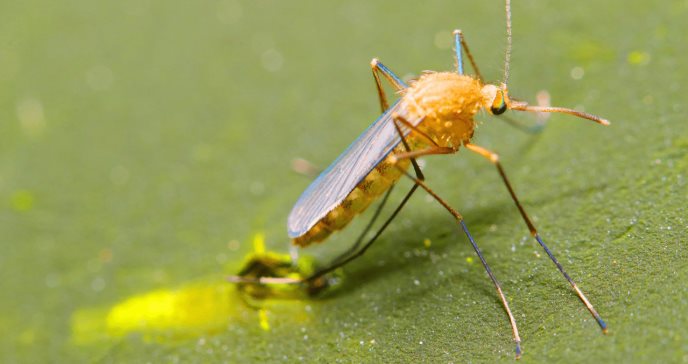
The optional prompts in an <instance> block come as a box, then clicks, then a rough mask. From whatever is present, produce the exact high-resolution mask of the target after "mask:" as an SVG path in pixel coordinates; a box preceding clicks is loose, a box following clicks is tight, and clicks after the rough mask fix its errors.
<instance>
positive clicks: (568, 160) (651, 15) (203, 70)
mask: <svg viewBox="0 0 688 364" xmlns="http://www.w3.org/2000/svg"><path fill="white" fill-rule="evenodd" d="M513 13H514V14H513V16H514V54H513V63H512V78H511V84H510V89H511V91H512V94H513V95H514V96H517V97H520V98H523V99H528V100H533V98H534V95H535V93H536V92H537V91H538V90H540V89H547V90H549V92H550V93H551V94H552V97H553V100H552V102H553V104H556V105H561V106H572V107H574V106H580V105H585V109H586V110H588V111H591V112H594V113H597V114H600V115H603V116H605V117H607V118H609V119H610V120H611V121H612V126H610V127H608V128H603V127H601V126H598V125H594V124H592V123H590V122H585V121H580V120H576V119H573V118H570V117H565V116H554V117H552V119H551V120H550V123H549V125H548V127H547V128H546V129H545V131H544V132H543V133H542V134H541V135H539V136H536V137H532V136H528V135H524V134H522V133H520V132H518V131H516V130H515V129H513V128H511V127H509V126H508V125H506V124H504V123H502V122H499V121H495V120H493V119H489V118H487V117H486V116H482V117H481V118H480V119H481V120H482V121H484V124H482V125H481V127H480V129H479V130H478V133H477V138H476V142H477V143H479V144H481V145H484V146H486V147H490V148H493V149H495V150H496V151H498V152H499V153H500V154H501V155H502V160H503V162H504V165H505V168H506V169H507V171H508V173H509V174H510V176H511V178H512V182H513V183H514V185H515V187H516V190H517V191H518V193H519V194H520V196H521V198H522V200H523V202H524V205H525V207H526V208H527V209H528V210H529V212H530V213H531V215H532V216H533V217H534V218H535V220H536V224H537V225H538V227H539V228H540V230H541V232H542V235H543V237H544V238H545V240H546V241H547V242H549V244H550V247H551V248H552V249H553V250H554V252H555V254H558V256H559V258H560V260H561V261H562V263H563V264H564V265H565V267H567V268H568V270H569V273H570V274H571V275H572V276H573V277H574V279H577V280H578V281H579V284H580V286H581V287H582V288H583V289H584V290H585V291H586V292H588V294H589V298H590V299H591V300H592V302H593V303H594V304H595V306H596V307H597V308H598V310H599V311H600V313H601V314H602V315H603V316H604V317H605V319H606V320H607V322H608V323H609V326H610V335H609V336H607V337H605V336H603V335H601V334H600V332H599V329H598V328H597V327H596V324H595V322H594V321H593V320H592V319H591V317H590V315H589V314H588V313H587V311H586V310H585V309H584V308H583V306H582V305H581V304H580V302H579V301H578V299H577V298H576V297H575V295H574V294H573V293H572V292H571V290H570V289H569V287H568V286H567V284H566V282H565V281H564V280H563V278H561V276H560V275H559V273H558V272H557V271H556V269H555V267H554V266H553V265H552V264H551V263H550V262H549V260H548V259H546V256H545V255H544V254H543V253H542V252H541V250H540V249H539V248H538V246H537V245H536V243H535V242H534V241H532V239H530V238H529V235H528V232H527V229H526V228H525V226H524V225H523V223H522V222H521V220H520V217H519V215H518V212H517V210H516V209H515V208H514V207H513V205H512V203H511V201H510V200H509V197H508V195H507V193H506V190H505V189H504V187H503V185H502V184H501V182H500V181H499V179H498V176H497V174H496V172H495V171H494V167H492V166H491V165H489V163H486V162H485V161H484V160H482V159H480V158H479V157H477V156H473V155H468V154H467V153H460V154H459V155H458V156H454V157H443V158H440V157H438V158H431V159H429V160H428V161H427V165H426V169H425V170H426V172H427V177H428V181H429V182H428V183H429V184H430V185H431V186H432V187H434V188H435V189H436V190H437V192H438V193H440V194H441V195H442V196H444V197H445V198H446V199H447V200H448V201H450V202H451V203H452V204H453V205H454V206H455V207H456V208H457V209H458V210H459V211H461V212H462V213H463V214H464V216H465V217H466V222H467V224H468V226H469V227H470V228H471V230H472V233H473V234H474V236H475V237H476V239H477V241H478V244H479V245H480V246H481V247H482V249H483V251H484V253H485V256H486V259H487V260H488V262H490V263H491V265H492V268H493V270H494V272H495V274H496V275H497V277H498V278H500V279H501V281H502V283H503V285H504V289H505V292H506V294H507V296H508V298H509V300H510V302H511V305H512V309H513V311H514V313H515V315H516V319H517V320H518V323H519V324H520V329H521V335H522V337H523V348H524V351H525V354H524V358H523V359H524V361H527V362H557V361H558V362H590V361H592V360H593V359H601V360H603V361H615V362H621V361H623V362H648V361H655V362H686V361H688V356H687V355H688V354H686V353H688V344H686V343H688V289H687V288H686V284H685V282H686V281H687V280H688V263H687V258H688V256H687V255H688V253H687V252H686V245H687V243H686V239H687V236H686V235H687V234H686V229H687V227H688V221H687V220H686V205H687V202H688V187H687V185H686V178H687V175H686V174H687V171H688V126H687V125H688V120H687V117H686V115H687V114H688V112H687V108H688V107H687V106H686V103H685V101H686V98H685V95H686V89H685V84H686V82H687V81H688V79H687V78H686V74H688V66H687V65H688V62H686V54H685V45H686V44H688V39H687V35H686V34H688V27H687V26H686V20H685V19H686V16H688V3H686V1H683V0H680V1H679V0H671V1H664V2H662V4H661V6H660V5H659V4H655V3H652V2H646V1H632V2H629V1H621V0H615V1H607V2H597V1H589V0H587V1H579V2H575V3H556V4H555V3H549V2H542V1H534V0H527V1H516V3H515V5H514V9H513ZM455 27H461V28H462V29H463V30H464V32H465V34H466V37H467V39H468V41H469V44H470V45H471V47H472V50H473V51H474V54H475V57H476V59H477V60H478V62H479V64H480V66H481V70H482V71H483V73H484V74H485V75H486V76H487V77H488V78H489V79H497V78H499V77H500V75H501V68H502V57H503V56H502V53H503V49H504V45H505V38H504V35H503V33H504V30H503V28H504V20H503V7H502V5H501V2H499V1H495V2H494V3H493V4H487V3H486V2H479V1H434V0H433V1H423V2H416V4H415V5H411V4H405V5H403V6H402V5H400V4H399V3H398V2H389V3H388V4H381V3H380V4H377V3H376V4H373V3H371V2H367V1H349V2H346V3H339V4H332V3H330V2H327V4H315V3H313V2H293V1H237V0H232V1H221V2H211V1H200V2H184V1H177V2H171V1H140V0H126V1H118V2H109V3H103V2H90V1H80V0H71V1H60V2H51V1H39V0H29V1H21V2H3V3H2V4H1V5H0V246H1V247H2V253H0V277H2V278H1V279H0V361H1V362H4V363H8V362H74V361H98V360H100V361H102V362H111V361H112V362H126V361H133V362H174V361H177V360H179V361H184V362H190V361H191V362H213V361H218V362H252V361H255V362H258V361H267V362H278V361H286V362H294V361H299V360H302V361H305V362H323V361H329V362H335V361H339V362H381V361H385V362H468V361H475V362H481V361H488V362H491V361H494V360H498V359H499V360H503V361H512V360H513V344H512V343H511V339H510V331H509V328H508V324H507V321H506V318H505V315H504V312H503V310H502V309H501V306H500V304H499V302H498V300H497V298H496V295H495V293H494V290H493V288H492V286H491V284H490V282H489V280H488V278H487V277H486V275H485V273H484V271H483V269H482V267H481V266H480V264H479V263H477V261H476V260H474V261H473V262H472V263H471V262H470V259H468V258H472V257H474V253H473V251H472V250H471V248H470V246H469V245H468V242H467V241H466V239H465V238H464V237H463V236H462V234H460V233H459V231H458V230H457V228H456V225H455V224H454V223H453V222H452V220H451V218H450V216H449V215H448V214H446V213H445V212H444V211H443V210H442V209H441V208H439V207H438V206H437V205H436V204H434V203H431V202H429V201H427V200H426V199H425V198H424V196H422V194H419V195H418V196H416V197H415V198H414V199H413V200H412V202H411V203H410V205H409V206H408V208H407V209H406V210H405V211H404V212H403V213H402V214H401V216H400V217H399V219H398V220H397V221H396V223H395V224H394V225H393V226H392V228H391V229H390V231H389V232H388V233H387V234H385V235H384V236H383V238H382V239H381V240H380V241H379V243H378V244H377V245H376V246H374V247H373V248H372V249H371V250H370V251H369V253H367V254H366V256H365V257H364V258H362V259H361V260H360V261H357V262H355V263H353V264H351V265H350V266H348V267H346V269H345V270H344V272H345V276H344V279H343V281H342V284H341V287H340V288H339V289H338V290H335V291H333V292H331V293H329V294H327V295H325V296H323V297H322V298H320V299H317V300H314V301H310V302H291V303H289V302H282V303H280V302H277V303H275V304H274V308H272V309H270V310H268V318H269V322H270V326H271V329H270V330H269V331H265V330H263V329H261V327H260V325H259V324H258V314H257V313H256V312H254V311H252V310H248V309H242V308H240V307H238V306H237V307H233V308H232V309H231V311H232V310H234V309H236V310H240V311H241V312H242V313H241V314H240V315H239V316H237V317H238V318H237V319H235V320H229V321H228V323H227V324H225V325H223V327H222V329H220V330H215V334H214V335H210V334H198V333H196V332H188V333H182V335H180V336H182V338H177V339H175V340H149V339H148V338H146V336H145V335H140V334H132V335H129V336H126V337H124V338H107V337H106V336H107V335H106V333H105V332H98V330H97V328H96V329H95V330H94V331H92V332H91V334H90V335H91V336H92V337H91V339H92V340H91V342H88V343H84V342H79V340H75V339H74V333H73V332H72V330H73V328H72V325H73V320H74V315H76V314H75V313H77V312H81V311H82V310H84V309H88V308H96V309H98V308H100V309H101V310H106V309H107V308H108V307H110V306H112V305H113V304H116V303H117V302H120V301H122V300H124V299H126V298H128V297H132V296H134V295H137V294H144V293H146V292H151V291H154V290H169V289H174V288H177V287H183V286H185V285H187V284H192V283H193V282H216V285H217V286H219V287H222V285H223V284H222V283H217V282H221V281H220V280H221V279H222V277H223V275H225V274H227V273H228V272H232V271H235V270H236V269H238V267H239V265H240V264H241V261H242V259H243V257H244V256H245V254H247V253H249V252H250V251H251V245H250V241H251V236H252V235H253V234H255V233H256V232H265V234H266V238H267V244H268V248H269V249H271V250H278V251H286V247H287V239H286V232H285V221H286V216H287V214H288V212H289V209H290V207H291V204H292V203H293V202H294V201H295V200H296V198H297V197H298V195H299V193H300V192H301V191H302V190H303V189H304V188H305V187H306V185H307V184H308V180H307V179H306V178H304V177H302V176H299V175H297V174H295V173H294V172H292V171H291V169H290V161H291V160H292V159H293V158H295V157H303V158H307V159H309V160H311V161H313V162H314V163H317V164H318V165H322V166H324V165H327V163H329V162H330V161H331V160H333V159H334V157H335V156H336V155H337V154H338V153H339V152H340V151H342V150H343V149H344V148H345V147H346V146H347V144H348V143H349V142H350V141H351V140H353V139H354V138H355V137H356V135H357V134H358V133H360V132H361V131H362V130H363V129H364V128H365V127H366V126H367V125H368V124H369V123H370V122H372V120H374V119H375V117H376V115H377V109H378V105H377V101H376V97H375V93H374V87H373V82H372V79H371V76H370V71H369V67H368V62H369V60H370V59H371V58H372V57H373V56H377V57H380V58H381V59H382V60H383V61H384V62H385V63H386V64H387V65H388V66H390V67H391V68H392V69H393V70H395V71H397V72H398V73H399V74H401V75H406V74H417V73H418V72H419V71H421V70H424V69H439V70H445V69H450V68H451V67H452V58H451V51H450V50H449V49H447V48H446V46H447V45H448V44H449V40H450V38H449V37H450V35H449V34H450V31H451V30H452V29H453V28H455ZM576 67H580V68H582V70H583V71H584V74H583V77H582V78H580V77H572V75H573V76H580V70H574V69H575V68H576ZM574 78H579V79H574ZM402 185H403V186H406V187H408V186H409V184H408V182H404V183H403V184H402ZM399 194H400V191H397V195H395V196H396V197H397V198H399V197H400V196H399ZM361 225H362V224H361V222H358V223H357V225H355V226H353V227H352V228H351V229H348V230H347V231H346V232H344V233H343V234H339V235H338V236H336V238H334V239H332V240H330V241H328V242H327V244H324V245H322V246H320V247H315V248H310V249H309V250H308V253H309V254H312V255H315V256H316V257H318V258H319V259H320V260H321V261H325V260H326V259H327V257H331V256H333V255H334V254H335V253H336V252H337V251H340V250H342V249H344V247H346V246H347V244H349V242H350V241H351V239H353V237H354V236H355V234H356V231H357V230H359V229H360V227H361ZM426 238H429V239H431V241H432V245H431V246H430V247H429V248H425V247H424V245H423V243H422V242H423V240H424V239H426ZM237 242H239V244H237ZM221 292H222V291H221ZM210 299H211V300H212V297H211V298H210ZM206 303H207V302H206ZM210 303H213V302H210ZM214 303H217V302H214ZM220 303H222V302H220ZM227 305H240V303H239V302H237V301H236V300H234V301H232V300H230V301H228V303H227ZM96 326H97V325H96ZM183 334H186V335H183ZM87 336H88V335H87ZM173 336H174V335H173ZM85 341H89V340H85Z"/></svg>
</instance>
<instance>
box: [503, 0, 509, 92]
mask: <svg viewBox="0 0 688 364" xmlns="http://www.w3.org/2000/svg"><path fill="white" fill-rule="evenodd" d="M510 63H511V0H506V52H505V54H504V84H505V85H506V84H508V83H509V64H510Z"/></svg>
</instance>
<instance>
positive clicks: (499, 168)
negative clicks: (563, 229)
mask: <svg viewBox="0 0 688 364" xmlns="http://www.w3.org/2000/svg"><path fill="white" fill-rule="evenodd" d="M464 146H465V147H466V148H467V149H468V150H470V151H472V152H475V153H478V154H479V155H481V156H483V157H485V158H487V159H488V160H489V161H490V162H492V164H494V165H495V166H496V167H497V171H498V172H499V176H500V177H501V178H502V181H504V184H505V185H506V188H507V190H509V194H510V195H511V199H512V200H514V203H515V204H516V207H517V208H518V211H519V212H520V213H521V217H523V221H525V223H526V225H527V226H528V230H530V234H531V235H532V236H533V238H535V240H536V241H537V242H538V244H540V246H542V248H543V249H544V250H545V252H546V253H547V255H548V256H549V258H550V259H551V260H552V262H554V264H555V265H556V266H557V268H558V269H559V271H560V272H561V274H562V275H563V276H564V278H566V280H567V281H568V282H569V283H570V284H571V287H573V290H574V291H576V294H577V295H578V298H580V300H581V301H582V302H583V304H584V305H585V307H586V308H587V309H588V311H590V313H591V314H592V316H593V317H594V318H595V320H597V323H598V324H599V325H600V328H601V329H602V332H603V333H605V334H606V333H607V324H606V323H605V322H604V320H602V317H600V315H599V314H598V313H597V311H596V310H595V309H594V308H593V307H592V304H590V301H588V298H587V297H585V294H583V291H581V290H580V289H579V288H578V285H577V284H576V282H574V281H573V279H571V277H570V276H569V275H568V273H566V271H565V270H564V267H562V265H561V263H559V261H558V260H557V258H555V257H554V254H552V251H551V250H549V248H548V247H547V245H546V244H545V242H544V241H542V238H540V235H539V234H538V232H537V229H536V228H535V225H534V224H533V222H532V221H531V220H530V217H528V214H527V213H526V210H525V209H524V208H523V206H522V205H521V202H520V201H519V200H518V197H516V193H515V192H514V189H513V188H512V187H511V183H509V179H508V178H507V177H506V173H504V169H503V168H502V165H501V163H499V155H497V154H496V153H494V152H492V151H490V150H487V149H485V148H483V147H480V146H477V145H475V144H470V143H467V144H464Z"/></svg>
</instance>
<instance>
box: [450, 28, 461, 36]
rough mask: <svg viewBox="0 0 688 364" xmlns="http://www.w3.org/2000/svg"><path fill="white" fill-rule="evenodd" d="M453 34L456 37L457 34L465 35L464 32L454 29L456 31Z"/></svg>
mask: <svg viewBox="0 0 688 364" xmlns="http://www.w3.org/2000/svg"><path fill="white" fill-rule="evenodd" d="M452 34H454V35H457V34H458V35H463V32H462V31H461V29H454V31H453V32H452Z"/></svg>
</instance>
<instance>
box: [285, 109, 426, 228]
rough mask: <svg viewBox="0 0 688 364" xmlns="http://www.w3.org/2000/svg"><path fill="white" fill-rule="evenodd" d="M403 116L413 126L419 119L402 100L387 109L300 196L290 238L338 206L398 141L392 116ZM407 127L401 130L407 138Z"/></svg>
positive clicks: (292, 215) (291, 220)
mask: <svg viewBox="0 0 688 364" xmlns="http://www.w3.org/2000/svg"><path fill="white" fill-rule="evenodd" d="M394 114H397V115H400V116H403V117H404V118H405V119H406V120H408V121H409V122H410V123H411V124H412V125H414V126H415V125H417V124H418V123H420V122H421V120H422V117H420V116H418V115H410V113H409V112H408V108H407V104H406V101H405V100H404V99H403V98H402V99H400V100H399V101H397V102H396V103H395V104H394V105H392V107H390V108H389V109H387V111H385V113H384V114H382V115H381V116H380V117H379V118H378V119H377V120H376V121H375V122H374V123H373V124H372V125H370V126H369V127H368V129H366V130H365V131H364V132H363V134H361V135H360V136H359V137H358V139H356V140H355V141H354V142H353V143H351V145H349V147H348V148H347V149H346V150H345V151H344V153H342V154H341V155H340V156H339V157H337V159H335V161H334V162H332V164H330V166H329V167H327V169H326V170H324V171H323V172H322V173H321V174H320V175H319V176H318V178H316V179H315V180H314V181H313V182H312V183H311V185H310V186H308V188H307V189H306V190H305V191H304V192H303V194H301V197H299V200H298V201H296V204H295V205H294V207H293V208H292V210H291V213H290V214H289V219H288V221H287V228H288V231H289V237H291V238H296V237H299V236H301V235H303V234H305V233H306V232H308V230H310V229H311V228H312V227H313V226H314V225H315V224H316V223H317V222H318V221H320V219H322V218H323V217H325V215H327V213H329V212H330V211H332V210H333V209H334V208H335V207H337V206H338V205H339V204H340V203H342V201H344V199H345V198H346V197H347V196H348V195H349V193H350V192H351V191H352V190H353V189H354V188H355V187H356V185H358V183H359V182H361V180H363V178H365V176H367V175H368V173H370V171H372V170H373V168H375V166H376V165H377V164H378V163H380V161H382V160H383V159H384V158H385V157H386V156H387V155H388V154H389V153H390V152H391V151H392V149H394V147H396V146H397V144H399V143H400V142H401V138H400V137H399V133H397V130H396V128H395V126H394V121H393V120H392V115H394ZM408 132H409V130H408V128H404V127H402V133H403V134H404V135H407V134H408Z"/></svg>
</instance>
